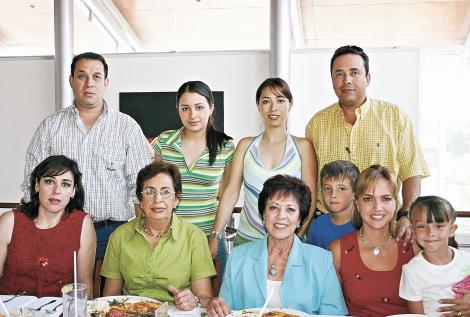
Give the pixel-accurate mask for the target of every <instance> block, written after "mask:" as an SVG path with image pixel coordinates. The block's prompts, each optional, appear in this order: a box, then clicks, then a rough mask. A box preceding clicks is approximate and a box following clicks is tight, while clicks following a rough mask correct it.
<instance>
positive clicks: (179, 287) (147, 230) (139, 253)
mask: <svg viewBox="0 0 470 317" xmlns="http://www.w3.org/2000/svg"><path fill="white" fill-rule="evenodd" d="M181 188H182V187H181V175H180V173H179V171H178V168H177V167H175V166H174V165H172V164H168V163H164V162H155V163H152V164H149V165H147V166H146V167H144V168H143V169H142V170H141V171H140V172H139V174H138V176H137V188H136V193H137V197H138V198H139V201H140V207H141V209H142V211H143V212H142V213H141V215H140V216H139V217H138V218H136V219H134V220H132V221H130V222H128V223H126V224H124V225H122V226H120V227H119V228H118V229H116V231H115V232H114V233H113V234H112V235H111V238H110V240H109V244H108V248H107V250H106V254H105V258H104V263H103V268H102V270H101V275H103V276H104V277H106V283H105V287H104V291H103V295H104V296H111V295H121V294H124V295H139V296H145V297H150V298H154V299H157V300H160V301H168V302H174V303H175V305H176V307H177V308H178V309H180V310H192V309H194V308H195V307H197V306H198V305H199V304H202V305H203V306H204V305H205V304H206V303H207V302H208V301H209V300H210V299H211V298H212V289H211V282H210V277H211V276H214V275H215V274H216V272H215V269H214V265H213V263H212V259H211V254H210V251H209V247H208V245H207V238H206V236H205V235H204V233H203V232H202V231H201V230H200V229H198V228H197V227H195V226H194V225H192V224H189V223H187V222H185V221H182V220H181V219H180V218H179V217H178V216H177V215H176V214H174V213H173V210H174V209H175V207H176V206H177V205H178V203H179V200H180V197H181V191H182V189H181Z"/></svg>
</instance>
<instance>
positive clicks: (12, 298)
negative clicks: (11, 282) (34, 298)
mask: <svg viewBox="0 0 470 317" xmlns="http://www.w3.org/2000/svg"><path fill="white" fill-rule="evenodd" d="M24 294H26V292H25V291H22V292H21V293H18V294H16V295H13V297H11V298H9V299H7V300H4V301H3V302H4V303H8V302H10V301H12V300H14V299H15V298H17V297H20V296H23V295H24Z"/></svg>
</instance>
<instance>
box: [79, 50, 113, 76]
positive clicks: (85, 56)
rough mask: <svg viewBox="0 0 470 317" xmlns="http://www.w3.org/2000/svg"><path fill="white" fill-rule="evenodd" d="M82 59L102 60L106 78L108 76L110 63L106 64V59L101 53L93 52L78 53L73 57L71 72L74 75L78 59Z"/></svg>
mask: <svg viewBox="0 0 470 317" xmlns="http://www.w3.org/2000/svg"><path fill="white" fill-rule="evenodd" d="M81 59H93V60H95V61H100V62H101V63H103V67H104V78H105V79H106V78H108V64H106V60H105V59H104V57H103V56H101V55H100V54H96V53H93V52H86V53H82V54H78V55H77V56H75V57H74V58H73V60H72V65H70V74H71V75H72V77H73V74H74V72H75V67H76V66H77V63H78V61H79V60H81Z"/></svg>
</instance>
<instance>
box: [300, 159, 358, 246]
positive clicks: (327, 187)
mask: <svg viewBox="0 0 470 317" xmlns="http://www.w3.org/2000/svg"><path fill="white" fill-rule="evenodd" d="M358 176H359V169H358V168H357V166H356V165H354V163H351V162H350V161H342V160H338V161H334V162H330V163H328V164H325V165H324V166H323V168H322V170H321V172H320V186H321V193H322V197H323V202H324V204H325V206H326V208H327V209H328V211H329V212H328V213H326V214H323V215H321V216H320V217H318V218H317V219H316V220H315V221H314V222H312V224H311V225H310V227H309V228H308V232H307V243H310V244H313V245H316V246H319V247H321V248H324V249H328V245H329V244H330V243H331V242H332V241H333V240H336V239H338V238H340V237H342V236H344V235H346V234H348V233H350V232H353V231H356V230H357V229H356V228H355V227H354V225H353V224H352V216H353V213H354V190H353V188H354V184H355V183H356V179H357V177H358Z"/></svg>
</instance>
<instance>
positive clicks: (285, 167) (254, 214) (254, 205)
mask: <svg viewBox="0 0 470 317" xmlns="http://www.w3.org/2000/svg"><path fill="white" fill-rule="evenodd" d="M262 138H263V133H262V134H260V135H258V136H257V137H256V138H255V139H254V140H253V141H252V142H251V144H250V146H249V147H248V149H247V150H246V153H245V157H244V160H243V191H244V196H245V197H244V203H243V210H242V212H241V214H240V225H239V228H238V234H239V235H240V237H242V238H244V239H247V240H256V239H261V238H262V237H263V236H265V235H266V229H265V228H264V225H263V222H262V219H261V216H260V214H259V211H258V197H259V193H260V192H261V190H262V189H263V184H264V182H265V181H266V180H267V179H268V178H269V177H271V176H274V175H277V174H283V175H290V176H295V177H297V178H301V168H302V161H301V157H300V152H299V149H298V148H297V145H296V144H295V141H294V139H293V138H292V136H291V135H290V134H288V135H287V141H286V149H285V151H284V158H283V159H282V162H281V163H280V164H279V165H278V166H277V167H275V168H274V169H270V168H267V167H265V166H264V165H263V163H262V162H261V158H260V153H259V146H260V143H261V139H262Z"/></svg>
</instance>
